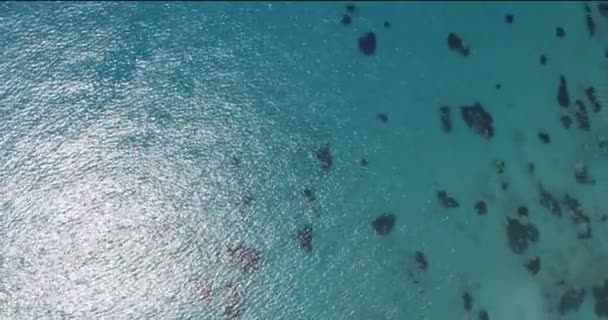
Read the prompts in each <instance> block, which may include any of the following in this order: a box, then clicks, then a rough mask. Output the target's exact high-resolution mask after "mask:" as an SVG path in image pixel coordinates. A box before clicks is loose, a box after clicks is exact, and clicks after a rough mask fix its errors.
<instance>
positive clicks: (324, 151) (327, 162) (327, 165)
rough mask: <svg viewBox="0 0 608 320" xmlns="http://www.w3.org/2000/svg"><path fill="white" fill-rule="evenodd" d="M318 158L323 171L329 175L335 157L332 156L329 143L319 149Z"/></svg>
mask: <svg viewBox="0 0 608 320" xmlns="http://www.w3.org/2000/svg"><path fill="white" fill-rule="evenodd" d="M316 157H317V160H318V161H319V163H320V164H321V168H322V169H323V171H325V172H326V173H329V171H330V170H331V168H332V165H333V156H332V155H331V147H330V145H329V143H327V144H325V145H323V146H322V147H320V148H319V149H317V153H316Z"/></svg>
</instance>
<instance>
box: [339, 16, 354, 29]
mask: <svg viewBox="0 0 608 320" xmlns="http://www.w3.org/2000/svg"><path fill="white" fill-rule="evenodd" d="M352 22H353V19H352V18H351V17H350V16H349V15H347V14H345V15H343V16H342V18H341V19H340V23H341V24H342V25H345V26H349V25H350V24H351V23H352Z"/></svg>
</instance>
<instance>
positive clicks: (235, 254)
mask: <svg viewBox="0 0 608 320" xmlns="http://www.w3.org/2000/svg"><path fill="white" fill-rule="evenodd" d="M228 257H229V258H230V260H231V262H233V263H234V264H236V265H238V266H240V267H241V269H243V271H245V272H246V273H254V272H256V271H258V270H259V269H260V266H261V264H262V253H261V252H260V251H259V250H257V249H255V248H253V247H250V246H246V245H244V244H239V245H237V246H235V247H231V248H228Z"/></svg>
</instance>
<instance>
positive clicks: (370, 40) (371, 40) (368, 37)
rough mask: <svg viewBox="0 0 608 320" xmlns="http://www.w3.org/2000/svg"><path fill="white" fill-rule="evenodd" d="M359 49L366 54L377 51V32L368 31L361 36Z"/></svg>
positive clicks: (369, 54)
mask: <svg viewBox="0 0 608 320" xmlns="http://www.w3.org/2000/svg"><path fill="white" fill-rule="evenodd" d="M359 51H361V53H363V54H364V55H366V56H371V55H373V54H374V53H376V34H375V33H373V32H368V33H366V34H364V35H363V36H361V37H359Z"/></svg>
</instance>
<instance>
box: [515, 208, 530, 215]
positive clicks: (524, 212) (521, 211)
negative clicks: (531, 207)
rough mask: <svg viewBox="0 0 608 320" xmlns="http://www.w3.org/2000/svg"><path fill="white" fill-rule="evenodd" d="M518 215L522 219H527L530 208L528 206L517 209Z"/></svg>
mask: <svg viewBox="0 0 608 320" xmlns="http://www.w3.org/2000/svg"><path fill="white" fill-rule="evenodd" d="M517 215H518V216H520V217H527V216H528V207H526V206H519V207H518V208H517Z"/></svg>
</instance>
